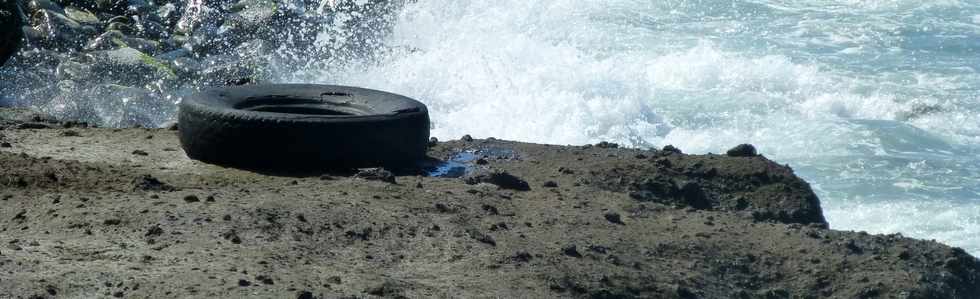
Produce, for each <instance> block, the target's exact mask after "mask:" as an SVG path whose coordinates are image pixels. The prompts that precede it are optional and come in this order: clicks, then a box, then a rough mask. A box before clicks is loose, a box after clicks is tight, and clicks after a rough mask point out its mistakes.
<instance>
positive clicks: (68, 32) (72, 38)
mask: <svg viewBox="0 0 980 299" xmlns="http://www.w3.org/2000/svg"><path fill="white" fill-rule="evenodd" d="M31 23H32V24H34V28H35V29H37V30H38V31H39V32H40V33H41V36H43V40H42V43H44V44H45V45H47V46H48V47H51V48H55V49H60V50H65V51H69V50H77V49H80V48H81V47H82V45H84V43H85V41H86V40H87V39H88V38H89V37H91V36H95V35H96V34H97V33H98V31H97V30H96V29H95V28H94V27H92V26H84V25H82V24H79V23H78V22H75V21H74V20H72V19H69V18H68V17H67V16H65V15H63V14H60V13H57V12H54V11H50V10H46V9H42V10H39V11H38V12H36V13H34V15H33V18H32V20H31Z"/></svg>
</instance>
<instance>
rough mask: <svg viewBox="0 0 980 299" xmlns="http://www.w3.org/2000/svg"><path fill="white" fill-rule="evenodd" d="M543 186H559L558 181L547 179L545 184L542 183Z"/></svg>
mask: <svg viewBox="0 0 980 299" xmlns="http://www.w3.org/2000/svg"><path fill="white" fill-rule="evenodd" d="M541 186H542V187H545V188H557V187H558V183H556V182H555V181H547V182H544V184H542V185H541Z"/></svg>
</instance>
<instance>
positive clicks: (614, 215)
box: [602, 212, 626, 225]
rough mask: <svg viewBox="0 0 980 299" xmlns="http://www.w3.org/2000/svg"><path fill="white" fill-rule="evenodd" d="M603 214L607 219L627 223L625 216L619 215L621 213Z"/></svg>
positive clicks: (616, 222) (620, 223) (617, 222)
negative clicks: (624, 219) (624, 220)
mask: <svg viewBox="0 0 980 299" xmlns="http://www.w3.org/2000/svg"><path fill="white" fill-rule="evenodd" d="M602 216H603V217H605V218H606V220H607V221H609V222H612V223H615V224H619V225H626V223H623V218H622V217H621V216H619V213H615V212H608V213H606V214H604V215H602Z"/></svg>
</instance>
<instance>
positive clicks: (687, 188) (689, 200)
mask: <svg viewBox="0 0 980 299" xmlns="http://www.w3.org/2000/svg"><path fill="white" fill-rule="evenodd" d="M680 194H681V196H682V199H683V202H684V204H686V205H687V206H689V207H692V208H695V209H699V210H703V209H710V208H711V201H710V200H709V199H708V197H707V195H706V194H704V189H702V188H701V185H700V184H698V183H697V182H686V183H684V184H683V185H681V188H680Z"/></svg>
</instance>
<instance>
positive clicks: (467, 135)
mask: <svg viewBox="0 0 980 299" xmlns="http://www.w3.org/2000/svg"><path fill="white" fill-rule="evenodd" d="M459 140H462V141H465V142H472V141H473V136H470V135H469V134H466V135H463V138H460V139H459Z"/></svg>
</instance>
